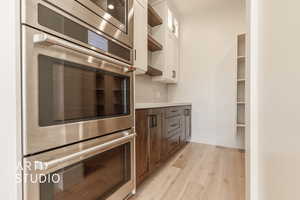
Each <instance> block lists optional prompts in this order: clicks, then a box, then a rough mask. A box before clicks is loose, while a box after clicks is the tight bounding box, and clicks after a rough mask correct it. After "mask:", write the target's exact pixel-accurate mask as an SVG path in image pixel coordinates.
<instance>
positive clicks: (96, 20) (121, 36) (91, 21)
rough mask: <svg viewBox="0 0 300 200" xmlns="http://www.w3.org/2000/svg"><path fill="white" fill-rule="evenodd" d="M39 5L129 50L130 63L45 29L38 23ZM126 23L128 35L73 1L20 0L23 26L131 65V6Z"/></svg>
mask: <svg viewBox="0 0 300 200" xmlns="http://www.w3.org/2000/svg"><path fill="white" fill-rule="evenodd" d="M130 1H131V2H132V0H130ZM48 2H49V3H48ZM50 3H51V4H50ZM39 4H41V5H43V6H46V7H47V8H49V9H51V10H53V11H55V12H56V13H58V14H60V15H63V16H64V17H66V18H68V19H70V20H72V21H74V22H75V23H77V24H79V25H81V26H84V27H86V28H87V29H90V30H92V31H94V32H95V33H97V34H99V35H101V36H103V37H106V38H107V39H108V40H112V41H114V42H116V43H118V44H119V45H121V46H122V47H125V48H128V47H129V48H128V49H130V50H131V58H130V62H128V61H126V60H124V59H123V58H120V57H118V56H115V55H112V54H110V53H107V52H104V51H102V50H100V49H98V48H95V47H93V46H91V45H89V44H86V43H84V42H81V41H79V40H76V39H73V38H71V37H68V36H66V35H64V34H61V33H59V32H56V31H54V30H52V29H49V28H47V27H44V26H42V25H40V24H39V23H38V5H39ZM52 4H53V5H52ZM54 5H55V6H54ZM66 12H68V13H71V15H70V14H67V13H66ZM128 21H129V22H128V26H129V28H128V33H127V34H125V33H124V32H122V31H121V30H119V29H117V28H116V27H115V26H113V25H111V24H110V23H108V22H107V21H105V20H101V18H100V17H99V16H97V15H95V14H94V13H92V12H90V11H88V10H87V9H85V8H84V7H83V6H81V5H80V4H79V3H77V2H76V1H75V0H64V1H61V0H48V1H47V2H46V1H43V0H22V23H23V24H27V25H30V26H32V27H34V28H37V29H40V30H42V31H45V32H47V33H50V34H53V35H55V36H58V37H60V38H64V39H66V40H68V41H71V42H73V43H77V44H79V45H81V46H84V47H87V48H90V49H92V50H94V51H97V52H99V53H102V54H105V55H108V56H111V57H114V58H117V59H118V60H121V61H124V62H127V63H128V64H133V52H132V48H133V7H132V6H131V9H130V13H129V16H128ZM108 36H109V37H108Z"/></svg>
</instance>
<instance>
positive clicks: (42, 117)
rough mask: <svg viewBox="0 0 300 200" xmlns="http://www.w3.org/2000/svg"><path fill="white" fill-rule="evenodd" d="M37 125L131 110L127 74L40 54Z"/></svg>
mask: <svg viewBox="0 0 300 200" xmlns="http://www.w3.org/2000/svg"><path fill="white" fill-rule="evenodd" d="M38 62H39V125H40V126H50V125H56V124H64V123H69V122H78V121H84V120H93V119H100V118H107V117H117V116H123V115H129V114H130V77H128V76H123V75H119V74H115V73H110V72H106V71H102V70H98V69H95V68H91V67H87V66H83V65H79V64H75V63H71V62H68V61H64V60H59V59H56V58H52V57H48V56H44V55H39V56H38Z"/></svg>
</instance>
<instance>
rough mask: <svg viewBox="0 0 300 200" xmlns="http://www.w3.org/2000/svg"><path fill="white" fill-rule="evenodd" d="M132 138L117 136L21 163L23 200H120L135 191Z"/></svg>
mask: <svg viewBox="0 0 300 200" xmlns="http://www.w3.org/2000/svg"><path fill="white" fill-rule="evenodd" d="M134 137H135V135H134V134H129V132H120V133H116V134H114V135H110V136H105V137H102V138H100V139H94V140H91V141H88V142H84V143H80V144H76V145H71V146H68V147H65V148H61V149H58V150H54V151H50V152H47V153H42V154H39V155H36V156H32V157H29V158H25V159H24V174H23V177H24V200H102V199H108V200H123V199H125V198H126V197H128V196H129V195H130V194H131V193H132V192H133V191H134V189H135V183H134V180H135V179H134V176H135V175H134V166H135V165H134V163H135V162H134Z"/></svg>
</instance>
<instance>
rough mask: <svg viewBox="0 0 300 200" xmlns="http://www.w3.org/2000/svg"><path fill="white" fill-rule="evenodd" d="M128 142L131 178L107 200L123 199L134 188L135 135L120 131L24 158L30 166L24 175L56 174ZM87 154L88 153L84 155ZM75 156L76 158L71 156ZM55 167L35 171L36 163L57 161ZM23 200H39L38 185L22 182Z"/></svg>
mask: <svg viewBox="0 0 300 200" xmlns="http://www.w3.org/2000/svg"><path fill="white" fill-rule="evenodd" d="M128 142H130V153H131V161H130V162H131V177H130V181H129V182H127V183H126V184H125V185H124V186H122V187H121V188H120V189H119V190H118V191H116V192H115V193H114V194H113V195H112V196H110V197H109V198H108V200H116V199H120V200H121V199H125V198H126V196H128V195H129V194H130V193H131V192H132V191H134V189H135V188H134V186H135V173H134V170H135V151H134V150H135V148H134V142H135V134H134V133H132V132H130V131H129V132H128V131H122V132H119V133H116V134H112V135H108V136H104V137H101V138H98V139H94V140H90V141H87V142H83V143H79V144H74V145H70V146H67V147H64V148H60V149H57V150H54V151H49V152H46V153H42V154H38V155H36V156H31V157H28V158H24V163H26V164H27V165H28V163H30V166H32V167H31V168H30V169H27V168H25V170H24V174H26V175H29V176H34V177H35V176H36V175H40V174H44V175H47V174H49V173H53V172H56V171H58V170H60V169H63V168H65V167H68V166H70V165H72V164H75V163H78V162H80V161H82V160H85V159H87V158H90V157H92V156H95V155H97V154H101V153H102V152H105V151H108V150H110V149H113V148H115V147H118V146H121V145H123V144H126V143H128ZM86 152H89V153H86ZM74 154H77V155H78V156H73V157H72V155H74ZM66 157H67V158H70V157H72V159H65V158H66ZM59 160H61V161H62V162H57V164H56V165H55V166H49V167H48V168H47V169H46V170H36V169H35V167H33V166H36V162H37V163H38V164H37V166H39V163H40V162H43V163H49V162H51V161H59ZM24 200H40V185H39V183H31V182H27V183H25V182H24Z"/></svg>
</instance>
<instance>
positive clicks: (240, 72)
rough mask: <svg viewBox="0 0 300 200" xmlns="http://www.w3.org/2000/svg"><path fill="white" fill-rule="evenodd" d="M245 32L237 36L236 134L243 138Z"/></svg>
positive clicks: (244, 113) (244, 114)
mask: <svg viewBox="0 0 300 200" xmlns="http://www.w3.org/2000/svg"><path fill="white" fill-rule="evenodd" d="M246 59H247V58H246V34H240V35H238V36H237V62H236V63H237V83H236V84H237V100H236V101H237V104H236V105H237V107H236V134H237V137H241V138H244V135H245V130H246V129H245V128H246V80H247V77H246Z"/></svg>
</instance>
